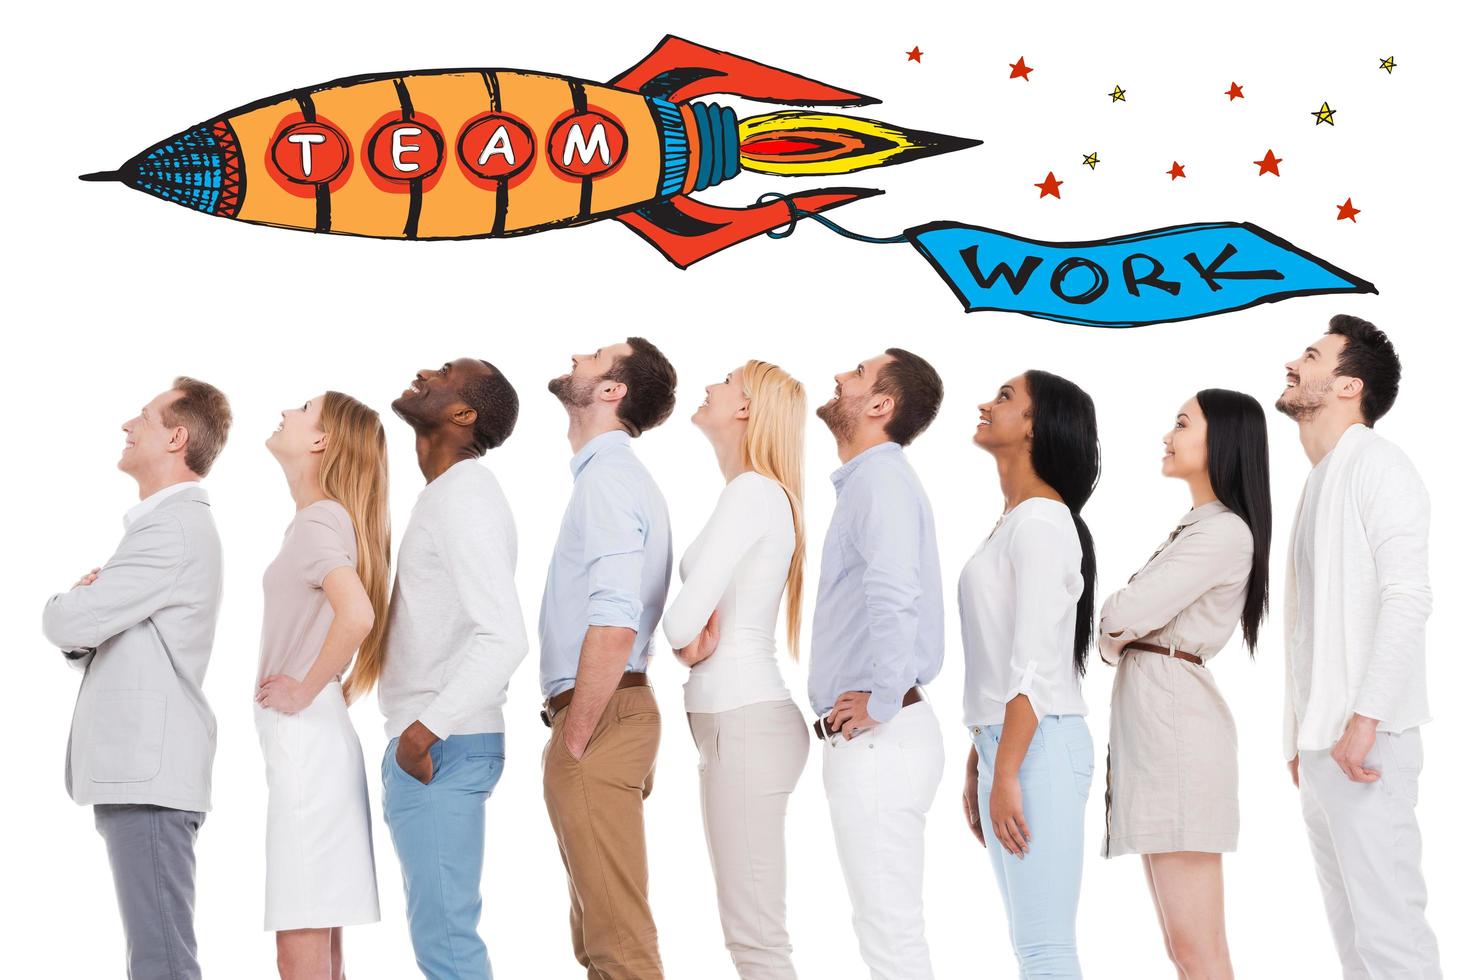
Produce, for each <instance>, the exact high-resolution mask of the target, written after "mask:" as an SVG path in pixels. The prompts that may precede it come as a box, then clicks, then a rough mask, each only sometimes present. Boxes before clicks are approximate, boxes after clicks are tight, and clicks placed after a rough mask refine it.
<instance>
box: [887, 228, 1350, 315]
mask: <svg viewBox="0 0 1469 980" xmlns="http://www.w3.org/2000/svg"><path fill="white" fill-rule="evenodd" d="M904 236H905V237H906V238H907V240H908V241H910V242H912V243H913V247H914V248H916V249H918V251H919V252H920V253H922V255H923V257H924V258H926V259H928V261H929V262H931V263H932V264H933V267H934V268H935V269H937V270H938V272H939V274H940V275H941V276H943V277H944V279H945V281H947V282H948V284H949V288H951V289H953V290H954V294H955V295H956V296H958V297H959V300H960V302H962V303H963V304H964V308H965V310H966V311H967V312H970V313H973V312H976V311H978V310H1002V311H1006V312H1011V313H1023V314H1025V315H1026V316H1033V317H1040V318H1042V319H1046V320H1057V321H1060V322H1062V323H1075V324H1081V325H1083V326H1092V327H1140V326H1145V325H1147V324H1150V323H1168V322H1170V321H1173V320H1189V319H1193V318H1196V317H1202V316H1212V315H1213V314H1215V313H1227V312H1229V311H1231V310H1242V309H1244V308H1246V307H1249V306H1255V305H1256V304H1258V303H1273V302H1275V301H1277V300H1282V299H1290V298H1291V297H1294V296H1310V295H1314V294H1317V293H1375V292H1377V288H1376V287H1375V286H1373V285H1372V283H1370V282H1367V281H1366V280H1365V279H1360V278H1358V277H1357V276H1354V275H1352V274H1351V273H1349V272H1345V271H1343V270H1341V269H1338V268H1337V267H1336V266H1334V265H1331V264H1330V263H1329V262H1323V261H1322V260H1321V259H1318V258H1316V257H1315V256H1314V255H1310V254H1308V253H1306V252H1303V251H1301V250H1300V249H1298V248H1296V247H1295V246H1294V245H1292V244H1291V243H1290V242H1288V241H1286V240H1285V239H1283V238H1279V237H1277V236H1275V235H1272V234H1271V233H1270V232H1268V231H1266V230H1265V229H1263V228H1261V227H1259V226H1258V225H1253V224H1250V223H1248V222H1235V221H1220V222H1212V223H1208V224H1192V225H1175V226H1173V227H1171V228H1158V229H1155V230H1153V231H1145V232H1141V233H1139V234H1135V235H1126V236H1122V237H1119V238H1105V239H1102V240H1100V241H1094V242H1038V241H1033V240H1031V239H1028V238H1021V237H1020V236H1018V235H1009V234H1006V233H1005V232H1002V231H995V230H994V229H992V228H981V227H978V226H976V225H964V224H959V223H957V222H952V221H936V222H933V223H931V224H927V225H921V226H919V227H917V228H910V229H908V230H907V231H906V232H904Z"/></svg>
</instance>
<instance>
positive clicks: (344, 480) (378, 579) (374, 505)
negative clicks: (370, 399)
mask: <svg viewBox="0 0 1469 980" xmlns="http://www.w3.org/2000/svg"><path fill="white" fill-rule="evenodd" d="M321 428H322V431H323V432H326V433H328V434H330V436H331V438H330V439H329V440H327V444H326V450H325V452H324V453H323V454H322V460H321V491H322V493H324V494H326V495H327V496H328V497H330V498H331V499H332V500H335V501H336V502H337V503H339V504H341V505H342V506H343V507H345V508H346V510H347V514H348V515H349V516H350V517H351V518H352V528H353V530H354V531H355V532H356V535H357V577H358V578H360V579H361V580H362V586H363V588H365V589H366V590H367V598H368V600H369V601H370V602H371V603H372V630H371V631H370V632H369V633H368V634H367V638H366V639H364V640H363V641H362V645H361V646H360V647H358V649H357V657H356V659H355V660H354V661H353V662H352V673H351V674H350V675H349V676H348V677H347V680H346V681H345V682H344V683H343V685H342V690H343V693H344V694H345V695H346V698H347V703H348V704H351V703H352V702H353V701H355V700H357V698H359V697H360V696H362V695H363V694H366V693H367V692H368V691H370V690H372V686H373V685H374V684H376V683H377V679H378V675H379V674H381V673H382V668H383V636H384V634H385V633H386V631H387V628H388V569H389V563H390V560H391V553H390V552H391V548H392V537H391V529H390V528H389V526H388V520H389V519H388V443H387V437H386V436H385V435H384V434H383V424H382V420H381V419H379V418H378V414H377V412H375V411H373V410H372V409H370V408H368V407H367V406H366V405H364V404H362V403H361V402H359V401H358V400H357V399H355V398H353V397H351V396H350V395H344V394H342V393H341V392H340V391H328V392H327V393H326V399H325V400H324V401H323V402H322V406H321Z"/></svg>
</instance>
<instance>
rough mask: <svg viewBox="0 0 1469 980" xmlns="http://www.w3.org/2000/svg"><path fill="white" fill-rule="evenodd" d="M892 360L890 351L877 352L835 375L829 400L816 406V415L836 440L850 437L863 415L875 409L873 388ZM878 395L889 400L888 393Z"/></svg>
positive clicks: (876, 399) (842, 440) (875, 401)
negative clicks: (833, 390)
mask: <svg viewBox="0 0 1469 980" xmlns="http://www.w3.org/2000/svg"><path fill="white" fill-rule="evenodd" d="M892 360H893V358H892V355H891V354H878V355H877V356H876V357H869V358H868V359H867V360H865V361H863V362H862V363H861V364H858V365H857V366H856V367H855V368H853V369H852V370H850V371H844V372H842V373H841V374H838V375H836V377H835V380H836V390H835V392H834V393H833V395H832V397H831V400H830V401H828V402H827V403H826V404H825V405H822V406H821V407H820V408H818V409H817V410H816V417H817V418H819V419H821V421H823V422H825V423H826V427H827V428H828V429H830V430H831V433H832V435H834V436H836V437H837V441H838V442H846V441H850V440H851V438H852V436H853V435H854V434H855V433H856V431H857V428H858V425H859V423H860V420H861V419H862V417H863V415H864V414H867V413H869V412H873V411H876V410H877V408H878V405H877V402H878V396H875V395H874V393H873V391H872V388H873V385H875V384H877V378H878V375H879V374H880V373H881V372H882V369H883V368H884V367H885V366H886V365H888V364H889V363H891V362H892ZM880 397H881V398H883V399H887V400H891V396H890V395H883V396H880Z"/></svg>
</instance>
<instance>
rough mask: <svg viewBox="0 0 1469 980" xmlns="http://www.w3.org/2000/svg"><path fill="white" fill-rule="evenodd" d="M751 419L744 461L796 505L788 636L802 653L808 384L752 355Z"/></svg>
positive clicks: (747, 378) (795, 653)
mask: <svg viewBox="0 0 1469 980" xmlns="http://www.w3.org/2000/svg"><path fill="white" fill-rule="evenodd" d="M743 373H744V387H745V392H744V393H745V397H746V398H748V399H750V421H749V423H748V424H747V425H746V426H745V438H744V442H743V444H742V445H741V446H740V455H741V457H742V458H743V463H744V465H745V466H747V467H749V468H750V469H752V470H754V471H755V472H756V473H759V474H760V475H761V476H765V477H769V478H770V479H772V480H774V481H775V482H776V483H779V484H780V487H781V489H782V490H784V491H785V493H786V499H788V500H789V501H790V504H791V519H792V521H793V522H794V523H795V528H796V547H795V550H794V551H793V552H791V567H790V570H789V571H788V572H786V587H785V592H786V640H787V642H788V643H789V644H790V648H791V658H792V659H793V660H799V659H800V656H801V585H802V581H803V578H804V571H805V567H806V521H805V518H804V517H803V516H802V504H801V495H802V492H803V486H804V484H803V478H802V472H803V470H802V460H803V458H804V456H805V432H806V389H805V388H803V387H801V382H799V381H797V380H796V379H795V378H793V377H791V376H790V375H789V374H787V373H786V372H785V371H782V370H781V369H780V368H778V367H776V366H775V365H774V364H767V363H766V362H765V361H755V360H750V361H746V362H745V366H744V369H743Z"/></svg>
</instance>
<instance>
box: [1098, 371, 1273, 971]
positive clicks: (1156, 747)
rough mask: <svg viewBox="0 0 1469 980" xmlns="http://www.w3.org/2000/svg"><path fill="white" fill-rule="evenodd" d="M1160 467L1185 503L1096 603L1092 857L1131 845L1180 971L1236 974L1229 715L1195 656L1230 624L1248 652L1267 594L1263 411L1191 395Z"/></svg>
mask: <svg viewBox="0 0 1469 980" xmlns="http://www.w3.org/2000/svg"><path fill="white" fill-rule="evenodd" d="M1163 447H1164V453H1163V475H1164V476H1169V477H1174V478H1176V479H1179V480H1183V481H1184V482H1185V483H1187V484H1188V487H1189V491H1190V493H1191V494H1192V497H1193V509H1192V510H1190V511H1189V512H1188V513H1187V514H1185V515H1184V516H1183V520H1181V521H1180V522H1179V524H1178V527H1177V528H1176V529H1174V531H1173V533H1171V534H1170V535H1169V536H1168V539H1167V540H1166V541H1164V542H1163V544H1162V545H1160V546H1159V547H1158V549H1157V550H1156V551H1154V552H1153V556H1152V557H1151V558H1149V559H1148V561H1147V563H1146V564H1144V565H1143V567H1142V569H1141V570H1140V571H1138V572H1137V574H1135V575H1134V576H1133V577H1132V578H1131V579H1130V580H1129V581H1128V583H1127V585H1126V586H1125V587H1123V588H1122V589H1120V590H1118V591H1117V592H1114V593H1113V594H1112V596H1111V597H1110V598H1108V599H1107V601H1106V602H1105V603H1104V604H1103V606H1102V612H1101V618H1100V622H1099V624H1098V630H1099V639H1098V648H1099V649H1100V651H1101V654H1102V659H1103V660H1104V661H1106V662H1107V663H1109V664H1112V665H1114V666H1116V667H1117V678H1116V681H1115V683H1114V684H1113V687H1112V729H1111V738H1110V742H1109V746H1108V753H1107V760H1108V773H1107V837H1106V840H1105V842H1104V843H1103V845H1102V854H1103V856H1105V857H1113V856H1115V855H1118V854H1141V855H1142V861H1143V872H1144V874H1145V875H1146V876H1147V879H1148V888H1149V890H1150V891H1151V892H1152V895H1153V903H1154V905H1155V906H1156V909H1157V912H1158V921H1159V923H1160V924H1161V925H1162V927H1163V936H1164V940H1165V943H1166V947H1167V950H1168V956H1169V958H1170V959H1171V960H1172V961H1173V964H1174V966H1175V967H1177V969H1178V975H1179V976H1180V977H1189V978H1196V977H1207V978H1209V980H1220V978H1229V977H1232V976H1233V975H1234V973H1233V970H1232V968H1231V966H1230V961H1229V946H1228V943H1227V942H1226V941H1225V935H1224V871H1223V864H1222V859H1221V857H1220V855H1221V854H1222V853H1224V852H1226V851H1233V850H1234V849H1235V844H1236V842H1237V840H1238V839H1239V769H1238V763H1237V760H1236V755H1237V743H1236V739H1235V730H1234V719H1233V718H1232V717H1231V716H1230V713H1229V707H1228V705H1226V704H1225V703H1224V698H1223V696H1222V695H1220V693H1219V689H1218V688H1217V687H1215V686H1214V678H1213V676H1212V675H1211V674H1210V673H1209V671H1208V670H1207V669H1206V667H1205V664H1206V663H1207V662H1208V661H1209V660H1210V658H1212V657H1213V656H1214V655H1215V654H1216V653H1218V652H1219V650H1220V649H1221V648H1222V647H1223V646H1224V645H1225V643H1227V642H1228V641H1229V638H1230V637H1231V636H1232V635H1233V633H1234V629H1235V627H1236V626H1240V627H1242V629H1243V631H1244V639H1245V646H1246V647H1247V648H1248V649H1249V651H1250V653H1251V654H1253V653H1254V651H1255V644H1256V641H1257V640H1258V638H1259V634H1260V620H1261V619H1262V618H1263V616H1264V614H1265V609H1266V605H1267V602H1268V589H1269V568H1270V456H1269V449H1268V445H1267V443H1266V436H1265V412H1264V410H1263V409H1262V408H1261V407H1260V403H1259V402H1257V401H1255V399H1253V398H1251V397H1250V396H1249V395H1245V394H1241V393H1239V392H1237V391H1224V390H1221V389H1209V390H1207V391H1201V392H1199V393H1198V394H1197V395H1196V396H1194V397H1193V398H1190V399H1189V400H1188V403H1187V404H1185V405H1184V406H1183V407H1182V408H1180V409H1179V410H1178V415H1177V416H1176V417H1175V418H1174V423H1173V428H1172V429H1171V430H1170V431H1169V433H1168V434H1167V435H1166V436H1164V437H1163Z"/></svg>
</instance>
